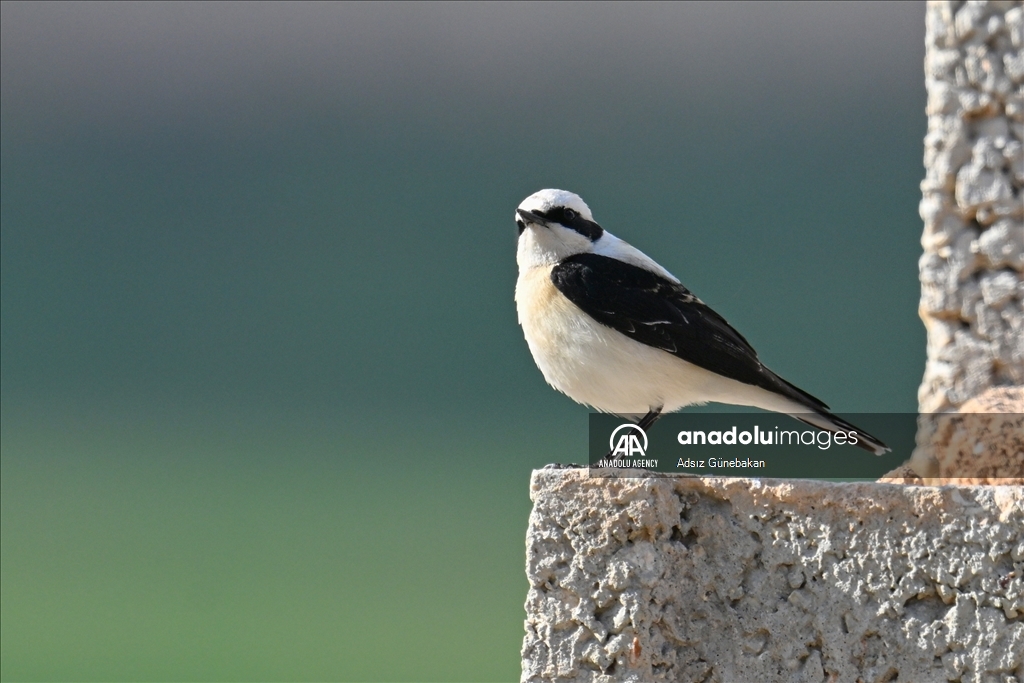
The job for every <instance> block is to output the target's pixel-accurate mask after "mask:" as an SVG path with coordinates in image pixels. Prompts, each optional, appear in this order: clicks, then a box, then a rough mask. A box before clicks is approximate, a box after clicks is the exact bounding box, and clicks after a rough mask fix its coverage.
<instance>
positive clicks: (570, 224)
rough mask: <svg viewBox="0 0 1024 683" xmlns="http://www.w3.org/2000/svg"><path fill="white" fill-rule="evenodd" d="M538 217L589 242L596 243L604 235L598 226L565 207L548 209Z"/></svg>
mask: <svg viewBox="0 0 1024 683" xmlns="http://www.w3.org/2000/svg"><path fill="white" fill-rule="evenodd" d="M540 215H542V216H544V218H547V219H548V220H549V221H554V222H556V223H561V224H562V225H564V226H565V227H567V228H569V229H570V230H575V231H576V232H578V233H579V234H581V235H583V236H584V237H586V238H587V239H588V240H590V241H591V242H596V241H597V240H598V239H599V238H600V237H601V235H603V234H604V229H603V228H602V227H601V226H600V225H598V224H597V223H595V222H594V221H588V220H587V219H586V218H584V217H583V216H581V215H580V214H579V213H578V212H577V211H576V210H575V209H570V208H568V207H565V206H556V207H554V208H552V209H548V210H547V211H545V212H543V213H541V214H540Z"/></svg>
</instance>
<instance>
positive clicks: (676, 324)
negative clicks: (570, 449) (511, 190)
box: [515, 189, 890, 455]
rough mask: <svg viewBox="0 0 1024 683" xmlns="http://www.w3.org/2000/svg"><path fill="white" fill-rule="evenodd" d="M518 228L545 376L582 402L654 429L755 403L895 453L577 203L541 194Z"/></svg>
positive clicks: (521, 211)
mask: <svg viewBox="0 0 1024 683" xmlns="http://www.w3.org/2000/svg"><path fill="white" fill-rule="evenodd" d="M515 222H516V226H517V227H518V229H519V237H518V242H517V246H516V262H517V264H518V267H519V276H518V279H517V281H516V288H515V301H516V310H517V313H518V316H519V324H520V326H521V327H522V329H523V334H524V336H525V337H526V343H527V345H528V346H529V348H530V353H531V354H532V355H533V359H534V361H535V362H536V363H537V367H538V368H540V371H541V373H542V374H543V375H544V379H545V380H546V381H547V382H548V384H550V385H551V386H552V387H554V388H555V389H557V390H558V391H560V392H562V393H563V394H565V395H567V396H569V398H571V399H573V400H574V401H576V402H577V403H581V404H584V405H587V406H590V407H592V408H594V409H596V410H598V411H600V412H604V413H613V414H616V415H619V416H626V417H631V416H640V415H642V416H643V417H642V418H641V419H640V420H639V421H638V422H637V425H638V426H640V427H641V428H642V429H644V430H647V429H649V428H650V427H651V426H652V425H653V424H654V423H655V422H656V421H657V420H658V418H659V417H661V416H662V415H663V414H665V413H670V412H674V411H676V410H679V409H680V408H683V407H685V406H689V405H699V404H705V403H708V402H715V403H726V404H732V405H741V406H751V407H755V408H760V409H763V410H767V411H773V412H776V413H784V414H787V415H790V416H792V417H794V418H796V419H797V420H800V421H801V422H804V423H806V424H809V425H811V426H813V427H816V428H818V429H822V430H825V431H828V432H832V433H837V432H840V431H842V432H847V433H849V432H851V431H853V432H856V434H857V437H859V438H858V439H857V443H856V445H858V446H860V447H862V448H864V449H866V450H868V451H871V452H873V453H874V454H876V455H882V454H883V453H885V452H887V451H889V450H890V449H889V447H888V446H886V445H885V444H884V443H883V442H882V441H881V440H879V439H878V438H876V437H874V436H871V435H870V434H868V433H867V432H865V431H864V430H862V429H858V428H857V427H855V426H854V425H852V424H850V423H849V422H847V421H846V420H843V419H842V418H840V417H838V416H836V415H833V414H832V413H831V412H830V411H829V407H828V406H827V405H826V404H825V403H824V402H822V401H821V400H820V399H818V398H815V397H814V396H812V395H811V394H809V393H807V392H806V391H804V390H803V389H800V388H798V387H797V386H796V385H794V384H791V383H790V382H787V381H786V380H784V379H782V377H780V376H779V375H777V374H775V373H774V372H772V371H771V370H769V369H768V368H767V367H766V366H765V365H764V363H762V362H761V360H760V359H759V358H758V356H757V352H756V351H754V348H753V347H752V346H751V345H750V343H749V342H748V341H747V340H746V339H745V338H744V337H743V336H742V335H741V334H740V333H739V332H737V331H736V330H735V329H733V327H732V326H731V325H729V323H727V322H726V321H725V318H723V317H722V316H721V315H719V314H718V313H716V312H715V311H714V310H712V309H711V308H710V307H709V306H708V305H707V304H705V303H704V302H703V301H701V300H700V299H698V298H697V297H696V296H694V295H693V294H692V293H691V292H690V290H688V289H687V288H686V287H684V286H683V285H682V283H680V281H679V279H678V278H676V277H675V276H674V275H672V274H671V273H670V272H669V271H668V270H666V269H665V268H663V267H662V266H660V265H659V264H658V263H657V262H655V261H654V260H653V259H652V258H650V257H649V256H647V255H646V254H644V253H643V252H641V251H640V250H639V249H637V248H635V247H633V246H631V245H630V244H628V243H627V242H625V241H623V240H621V239H619V238H618V237H616V236H615V235H613V234H611V233H610V232H608V231H607V230H605V229H604V228H602V227H601V226H600V225H599V224H598V223H596V222H595V221H594V216H593V214H592V213H591V210H590V207H589V206H587V204H586V203H585V202H584V201H583V199H581V198H580V197H579V195H577V194H574V193H572V192H568V191H566V190H556V189H545V190H540V191H539V192H535V193H534V194H531V195H530V196H529V197H527V198H526V199H524V200H523V201H522V203H521V204H520V205H519V206H518V208H516V211H515Z"/></svg>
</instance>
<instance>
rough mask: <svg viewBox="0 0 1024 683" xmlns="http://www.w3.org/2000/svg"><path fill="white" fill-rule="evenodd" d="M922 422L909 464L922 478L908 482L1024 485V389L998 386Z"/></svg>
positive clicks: (912, 470) (895, 475) (920, 421)
mask: <svg viewBox="0 0 1024 683" xmlns="http://www.w3.org/2000/svg"><path fill="white" fill-rule="evenodd" d="M918 424H919V430H918V437H917V438H918V442H919V443H920V444H921V445H920V446H919V447H918V448H916V449H915V450H914V454H913V456H911V458H910V461H909V462H908V463H907V465H905V466H904V467H908V468H909V470H910V471H911V474H916V475H917V476H918V477H921V478H923V479H919V480H918V481H916V482H915V481H907V482H905V483H923V484H930V485H941V484H997V485H998V484H1004V485H1005V484H1017V485H1020V484H1024V387H993V388H992V389H988V390H987V391H984V392H982V393H981V394H980V395H978V396H976V397H974V398H972V399H970V400H969V401H967V402H966V403H964V404H963V405H962V406H960V410H959V411H958V412H956V413H950V414H943V415H935V416H925V417H924V418H922V419H921V420H919V423H918ZM899 476H901V475H900V474H898V473H897V472H892V473H890V474H889V475H887V478H889V477H893V478H895V477H899ZM902 476H907V475H906V474H903V475H902Z"/></svg>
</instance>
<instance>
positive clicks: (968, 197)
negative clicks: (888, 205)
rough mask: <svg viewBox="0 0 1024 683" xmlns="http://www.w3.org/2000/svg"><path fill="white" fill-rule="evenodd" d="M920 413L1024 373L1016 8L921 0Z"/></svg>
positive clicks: (1021, 95)
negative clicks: (924, 93) (924, 121)
mask: <svg viewBox="0 0 1024 683" xmlns="http://www.w3.org/2000/svg"><path fill="white" fill-rule="evenodd" d="M925 41H926V52H925V85H926V87H927V90H928V104H927V114H928V134H927V135H926V136H925V139H924V149H925V151H924V164H925V168H926V175H925V179H924V181H923V182H922V183H921V192H922V199H921V205H920V212H921V218H922V219H923V220H924V234H923V235H922V237H921V244H922V246H923V247H924V254H923V255H922V256H921V260H920V264H919V266H920V274H921V304H920V314H921V318H922V319H923V320H924V323H925V327H926V328H927V330H928V362H927V365H926V367H925V373H924V380H923V381H922V384H921V388H920V390H919V392H918V403H919V406H920V410H921V412H923V413H937V412H947V411H949V410H952V409H955V408H957V407H958V406H960V405H961V404H962V403H963V402H964V401H967V400H968V399H970V398H971V397H973V396H975V395H977V394H978V393H979V392H980V391H981V390H983V389H986V388H988V387H990V386H1001V385H1021V384H1024V304H1022V301H1024V203H1022V193H1021V191H1022V188H1024V142H1022V141H1024V7H1022V6H1021V3H1019V2H967V3H964V2H934V1H933V2H929V3H928V5H927V14H926V38H925Z"/></svg>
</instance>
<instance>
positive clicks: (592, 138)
mask: <svg viewBox="0 0 1024 683" xmlns="http://www.w3.org/2000/svg"><path fill="white" fill-rule="evenodd" d="M0 26H2V55H0V56H2V61H0V68H2V98H0V108H2V109H0V113H2V118H0V122H2V188H0V189H2V202H0V212H2V214H0V219H2V271H0V272H2V325H0V334H2V345H0V350H2V362H0V372H2V377H0V379H2V386H0V390H2V401H0V405H2V458H0V464H2V477H0V482H2V493H0V501H2V535H0V539H2V540H0V543H2V553H0V562H2V566H0V574H2V583H0V588H2V596H0V607H2V615H0V617H2V619H0V629H2V632H0V637H2V643H0V645H2V648H0V676H2V678H3V679H4V680H9V681H15V680H25V681H44V680H79V681H91V680H118V681H119V680H139V681H148V680H220V681H235V680H238V681H243V680H287V681H293V680H294V681H299V680H303V681H305V680H341V681H352V680H365V681H410V680H422V681H499V680H505V681H510V680H516V679H518V676H519V647H520V643H521V637H522V621H523V617H524V614H523V610H522V604H523V601H524V598H525V593H526V589H527V585H526V581H525V578H524V573H523V564H524V533H525V529H526V524H527V517H528V514H529V510H530V502H529V497H528V496H529V490H528V483H529V476H530V471H531V469H533V468H536V467H539V466H542V465H544V464H545V463H549V462H553V461H561V462H566V461H573V460H576V461H582V460H583V459H584V458H585V457H586V453H587V444H586V437H587V411H586V409H584V408H583V407H581V406H578V405H575V404H574V403H572V402H571V401H570V400H569V399H567V398H565V397H564V396H561V395H559V394H556V393H555V392H554V391H553V390H551V389H550V388H548V387H547V386H546V385H545V384H544V381H543V379H542V377H541V375H540V372H539V371H538V370H537V369H536V368H535V366H534V364H533V362H532V360H531V358H530V356H529V352H528V350H527V348H526V344H525V342H524V341H523V339H522V335H521V333H520V330H519V328H518V326H517V324H516V314H515V308H514V304H513V301H512V293H513V287H514V283H515V277H516V269H515V257H514V250H515V235H516V231H515V226H514V224H513V220H512V213H513V209H514V208H515V206H516V205H517V204H518V203H519V201H521V200H522V198H523V197H525V196H526V195H528V194H530V193H532V192H534V191H536V190H538V189H540V188H544V187H559V188H564V189H569V190H573V191H576V192H578V193H580V194H581V195H582V196H583V197H584V199H586V200H587V201H588V203H589V204H590V206H591V208H592V209H593V211H594V213H595V216H596V218H597V220H598V221H599V222H600V223H601V224H602V225H603V226H604V227H605V228H607V229H609V230H610V231H612V232H613V233H615V234H617V235H618V236H620V237H622V238H624V239H626V240H628V241H630V242H631V243H633V244H634V245H636V246H638V247H640V248H641V249H643V250H645V251H647V252H648V253H650V254H652V255H655V256H656V257H657V258H658V260H659V261H660V262H661V263H662V264H663V265H665V266H666V267H668V268H669V269H670V270H672V271H673V272H674V273H675V274H676V275H677V276H679V277H680V278H681V279H682V281H683V282H684V283H685V284H687V286H689V287H690V288H691V289H692V290H694V291H695V292H696V293H697V294H698V295H699V296H701V297H702V298H703V299H704V300H705V301H707V302H709V303H710V304H711V305H712V306H714V307H715V308H716V309H717V310H719V311H720V312H721V313H723V315H725V317H726V318H727V319H728V320H729V321H730V322H732V323H733V324H734V325H735V326H736V327H737V328H738V329H739V330H740V331H742V332H743V333H744V334H745V335H746V336H747V337H748V338H749V339H750V340H751V341H752V343H753V344H754V345H755V346H756V347H757V348H758V349H759V351H760V353H761V356H762V358H763V359H764V360H765V361H766V362H767V363H768V364H769V365H770V366H771V367H772V368H773V369H775V370H776V371H777V372H779V373H780V374H782V375H783V376H785V377H786V378H788V379H790V380H791V381H793V382H795V383H796V384H798V385H799V386H801V387H803V388H805V389H806V390H808V391H810V392H811V393H813V394H815V395H817V396H820V397H821V398H823V399H824V400H825V401H827V402H828V403H830V404H831V405H832V406H833V407H834V408H836V409H837V410H840V411H842V412H889V411H908V412H910V411H913V410H914V409H915V408H916V400H915V392H916V387H917V384H918V382H919V379H920V376H921V372H922V368H923V361H924V333H923V330H922V327H921V325H920V323H919V321H918V320H917V316H916V307H917V298H918V281H917V274H916V273H917V268H916V259H917V256H918V253H919V246H918V237H919V234H920V222H919V219H918V217H917V215H916V207H917V201H918V197H919V192H918V188H917V186H918V182H919V180H920V178H921V177H922V175H923V171H922V168H921V154H922V152H921V139H922V136H923V134H924V131H925V118H924V115H923V105H924V99H925V97H924V88H923V78H922V73H921V64H922V59H923V52H924V50H923V36H924V10H923V5H922V4H921V3H880V4H864V3H860V4H839V3H824V4H771V5H758V4H720V5H719V4H715V5H710V4H709V5H699V4H674V5H643V4H629V5H621V4H601V5H581V4H571V5H564V4H563V5H554V4H518V5H508V4H488V5H479V4H473V5H463V4H430V5H410V4H387V5H378V4H365V5H356V4H345V5H333V4H332V5H320V4H297V3H289V4H281V5H274V4H266V5H264V4H260V5H247V4H231V5H223V4H205V3H204V4H189V3H177V4H160V3H148V4H134V5H133V4H42V3H31V4H22V3H9V2H5V3H3V5H2V23H0Z"/></svg>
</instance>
